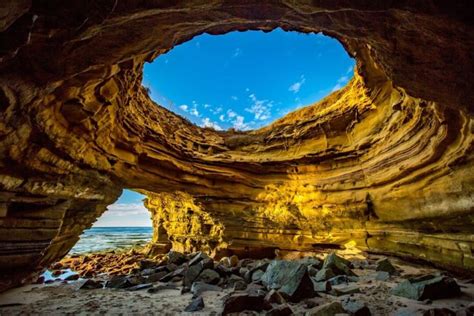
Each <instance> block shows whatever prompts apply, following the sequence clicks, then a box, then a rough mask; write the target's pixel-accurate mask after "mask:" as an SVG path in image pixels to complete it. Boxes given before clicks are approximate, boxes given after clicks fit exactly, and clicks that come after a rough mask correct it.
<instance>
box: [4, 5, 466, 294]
mask: <svg viewBox="0 0 474 316" xmlns="http://www.w3.org/2000/svg"><path fill="white" fill-rule="evenodd" d="M472 11H473V8H472V5H471V4H470V2H468V1H457V2H456V3H455V4H453V3H449V4H446V5H444V4H443V3H442V2H437V3H434V2H433V3H432V2H429V1H428V2H396V3H392V2H374V3H370V4H369V3H367V2H366V1H350V2H347V1H313V2H310V1H303V0H301V1H291V2H288V1H259V2H258V4H255V3H250V2H244V1H193V2H188V1H178V2H168V3H163V2H160V3H158V2H157V3H150V2H146V3H145V2H143V3H141V2H126V1H103V2H100V3H97V2H86V1H77V2H74V3H70V2H54V3H49V2H48V3H46V2H42V3H39V2H35V3H32V2H31V1H28V0H16V1H14V0H10V1H7V2H6V3H4V4H2V5H1V6H0V17H1V18H0V21H1V22H0V32H1V33H0V39H1V41H0V43H1V44H0V112H1V115H0V191H1V193H0V215H1V217H0V221H1V223H2V224H1V227H0V232H1V234H0V241H1V243H0V269H1V280H2V281H1V282H2V285H1V288H6V287H9V286H12V285H15V284H18V283H20V282H21V281H22V280H26V279H27V277H28V276H29V275H30V274H31V272H33V271H38V270H40V269H41V268H42V267H45V266H46V265H48V264H49V263H51V262H53V261H55V260H57V259H58V258H60V257H62V256H63V255H64V254H65V253H67V251H68V250H69V249H70V248H71V247H72V246H73V244H74V243H75V242H76V241H77V239H78V236H79V235H80V233H81V232H82V231H83V229H85V228H86V227H89V226H91V225H92V223H93V221H94V220H95V219H96V218H97V217H98V216H99V215H100V214H101V213H102V212H103V211H104V210H105V208H106V206H107V205H108V204H110V203H112V202H113V201H114V200H115V199H116V198H117V196H118V195H119V194H120V190H121V189H122V188H133V189H136V190H141V191H142V192H147V193H148V196H149V197H148V200H147V202H146V205H147V207H148V208H149V209H150V211H151V212H152V214H153V217H154V224H155V235H154V245H152V246H151V250H153V251H157V249H158V248H160V247H169V246H173V247H175V248H179V249H181V250H189V249H196V248H202V249H206V250H208V251H211V252H212V251H224V250H226V249H227V250H233V251H238V252H247V253H249V252H251V251H252V249H263V248H266V249H275V248H279V249H282V250H310V249H317V248H318V247H321V246H328V245H329V246H334V247H335V246H337V245H341V244H345V243H347V242H351V243H352V244H354V243H355V244H356V245H358V246H360V247H363V248H365V249H369V250H372V251H378V252H389V253H393V254H399V255H404V256H410V257H414V258H421V259H425V260H429V261H432V262H435V263H438V264H441V265H444V266H446V267H451V268H454V269H458V270H464V271H466V270H473V269H474V258H473V253H472V251H473V248H474V239H473V231H474V214H473V205H474V197H473V195H474V172H473V169H474V168H473V130H474V124H473V116H472V113H473V104H474V103H473V101H474V90H473V89H471V84H472V82H473V73H474V72H473V71H471V70H472V69H474V56H473V55H472V53H471V52H472V50H473V48H474V35H473V34H474V32H473V26H472V22H471V20H470V17H471V16H472ZM276 27H282V28H284V29H285V30H293V31H301V32H306V33H309V32H320V31H322V32H324V33H326V34H327V35H330V36H333V37H335V38H337V39H339V40H340V41H341V43H342V44H343V45H344V47H345V48H346V50H347V51H348V53H349V54H350V55H352V56H353V57H355V58H356V60H357V70H356V73H355V75H354V78H353V79H352V81H351V82H350V83H349V84H348V86H347V87H345V88H344V89H342V90H340V91H338V92H336V93H333V94H332V95H330V96H328V97H327V98H326V99H324V100H323V101H321V102H319V103H318V104H315V105H312V106H309V107H306V108H304V109H301V110H299V111H296V112H294V113H290V114H289V115H287V116H286V117H284V118H282V119H280V120H278V121H276V122H274V123H273V124H272V125H270V126H268V127H265V128H262V129H260V130H256V131H250V132H230V131H228V132H217V131H213V130H211V129H202V128H199V127H197V126H195V125H192V124H191V123H189V122H187V121H186V120H184V119H183V118H181V117H179V116H177V115H175V114H173V113H171V112H169V111H167V110H165V109H164V108H162V107H160V106H159V105H157V104H155V103H154V102H153V101H151V99H150V97H149V96H148V94H147V93H146V90H145V89H144V88H143V87H142V85H141V77H142V70H143V64H144V63H145V62H146V61H151V60H152V59H153V58H155V57H156V56H158V55H159V54H161V53H163V52H166V51H167V50H169V49H171V48H172V47H173V46H175V45H177V44H179V43H182V42H184V41H187V40H189V39H191V38H192V37H193V36H196V35H198V34H201V33H203V32H207V33H210V34H223V33H226V32H229V31H234V30H239V31H243V30H250V29H259V30H264V31H269V30H272V29H274V28H276ZM183 223H187V224H186V225H185V224H183Z"/></svg>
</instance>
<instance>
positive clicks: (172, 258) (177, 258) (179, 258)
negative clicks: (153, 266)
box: [166, 250, 186, 266]
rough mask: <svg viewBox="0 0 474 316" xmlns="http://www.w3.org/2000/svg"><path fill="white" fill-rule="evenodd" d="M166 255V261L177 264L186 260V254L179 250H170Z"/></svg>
mask: <svg viewBox="0 0 474 316" xmlns="http://www.w3.org/2000/svg"><path fill="white" fill-rule="evenodd" d="M166 257H167V258H168V263H173V264H176V265H178V266H179V265H180V264H182V263H184V262H186V256H185V255H184V254H182V253H180V252H177V251H173V250H171V251H170V252H168V254H167V255H166Z"/></svg>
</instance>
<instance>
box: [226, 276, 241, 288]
mask: <svg viewBox="0 0 474 316" xmlns="http://www.w3.org/2000/svg"><path fill="white" fill-rule="evenodd" d="M239 281H242V282H244V278H242V277H240V276H238V275H235V274H231V275H230V276H229V277H228V278H227V284H229V285H230V286H232V285H234V283H235V282H239Z"/></svg>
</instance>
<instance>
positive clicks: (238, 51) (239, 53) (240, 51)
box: [232, 47, 242, 58]
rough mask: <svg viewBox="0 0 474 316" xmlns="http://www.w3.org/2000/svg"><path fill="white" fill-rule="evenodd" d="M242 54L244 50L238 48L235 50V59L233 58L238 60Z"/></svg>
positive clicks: (233, 55)
mask: <svg viewBox="0 0 474 316" xmlns="http://www.w3.org/2000/svg"><path fill="white" fill-rule="evenodd" d="M241 54H242V50H241V49H240V48H238V47H237V48H236V49H235V50H234V53H233V54H232V57H233V58H236V57H239V56H240V55H241Z"/></svg>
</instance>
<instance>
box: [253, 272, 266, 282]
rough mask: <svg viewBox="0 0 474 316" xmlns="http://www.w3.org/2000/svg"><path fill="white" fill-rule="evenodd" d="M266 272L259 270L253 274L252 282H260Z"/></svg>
mask: <svg viewBox="0 0 474 316" xmlns="http://www.w3.org/2000/svg"><path fill="white" fill-rule="evenodd" d="M263 274H264V272H263V271H262V270H257V271H255V272H254V273H253V274H252V282H259V281H260V280H261V279H262V276H263Z"/></svg>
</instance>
